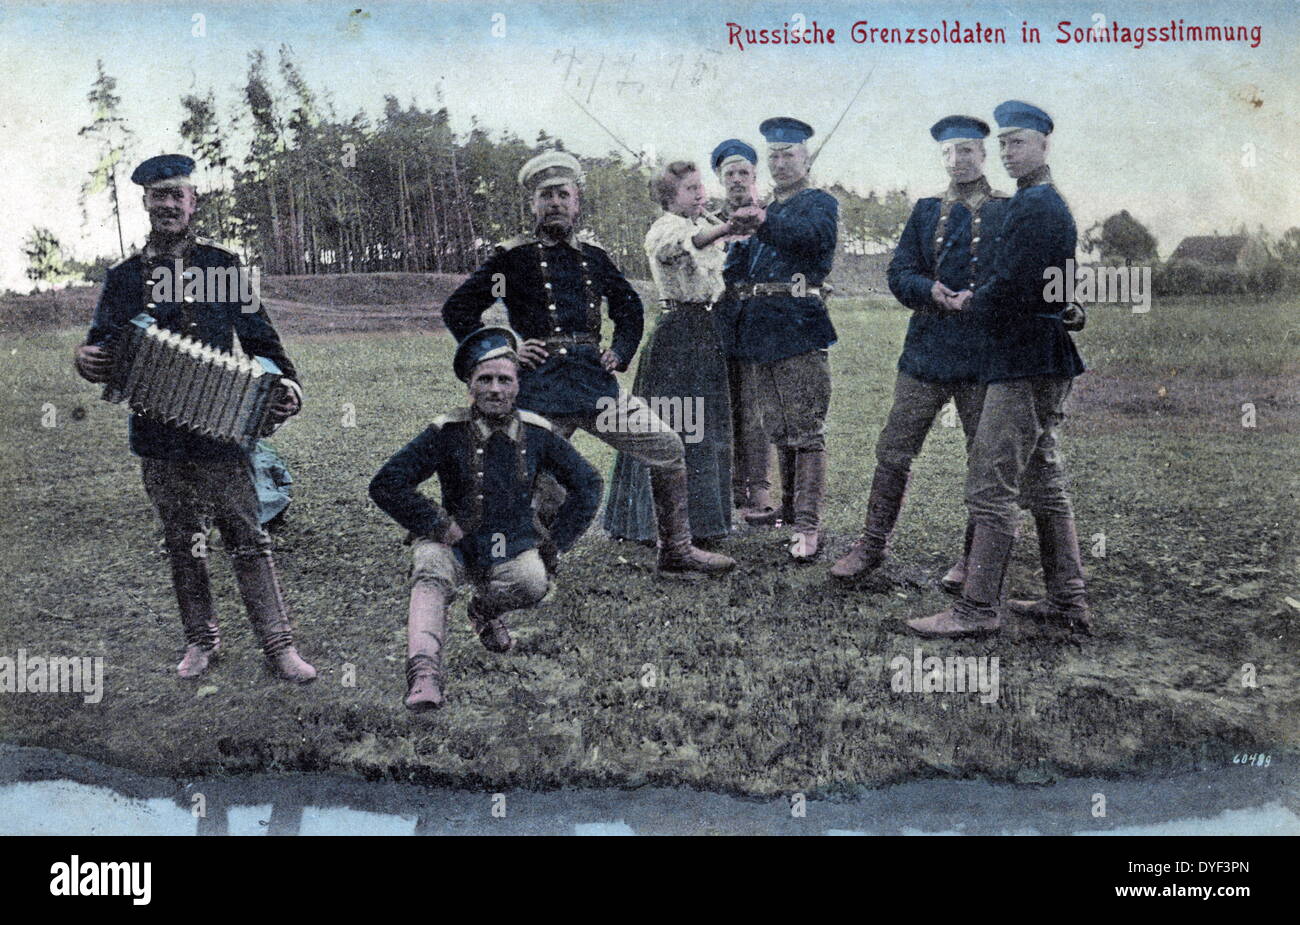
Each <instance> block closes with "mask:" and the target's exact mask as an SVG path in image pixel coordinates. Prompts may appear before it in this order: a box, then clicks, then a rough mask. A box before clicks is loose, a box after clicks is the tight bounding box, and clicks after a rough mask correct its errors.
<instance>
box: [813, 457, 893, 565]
mask: <svg viewBox="0 0 1300 925" xmlns="http://www.w3.org/2000/svg"><path fill="white" fill-rule="evenodd" d="M910 480H911V473H910V472H904V471H902V470H900V469H893V468H891V467H889V466H881V465H877V466H876V472H875V475H873V476H872V478H871V493H870V494H869V495H868V496H867V516H866V521H865V523H864V524H863V527H862V535H861V536H860V537H858V538H857V539H856V540H854V541H853V545H851V546H850V547H849V551H848V552H846V553H845V554H844V555H843V556H842V557H841V558H840V560H839V561H838V562H836V563H835V564H834V565H832V566H831V577H832V578H837V579H839V580H841V581H851V580H853V579H854V578H857V577H859V576H860V575H866V574H869V573H871V572H873V571H875V570H876V569H878V568H880V566H881V565H882V564H883V563H884V561H885V558H886V557H887V556H888V555H889V540H890V537H892V536H893V534H894V524H896V523H897V522H898V512H899V511H900V510H902V507H903V498H904V497H906V495H907V483H908V482H909V481H910Z"/></svg>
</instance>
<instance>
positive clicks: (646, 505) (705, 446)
mask: <svg viewBox="0 0 1300 925" xmlns="http://www.w3.org/2000/svg"><path fill="white" fill-rule="evenodd" d="M711 314H712V313H711V312H706V311H704V310H703V309H702V308H675V309H673V310H672V311H668V312H663V313H661V314H660V315H659V320H658V321H657V322H656V324H655V329H654V333H653V334H652V335H651V338H650V343H649V344H648V345H647V346H646V348H645V351H644V352H643V353H642V355H641V362H640V366H639V367H638V368H637V373H636V379H635V381H634V382H633V383H632V394H634V395H637V396H639V397H641V398H642V399H644V400H645V401H646V402H648V403H649V404H650V407H651V410H654V411H656V412H658V413H660V416H661V417H663V418H664V423H666V424H668V425H670V426H672V427H673V428H674V429H675V430H676V431H677V432H678V433H679V434H680V435H681V436H682V442H683V443H684V444H685V447H686V478H687V490H688V496H689V502H690V503H689V510H690V519H691V535H692V536H693V537H694V538H696V539H701V540H705V539H709V540H712V539H719V538H721V537H724V536H726V535H727V533H728V532H730V530H731V396H730V389H729V386H728V382H727V358H726V356H725V354H724V353H723V350H722V345H721V343H720V341H719V339H718V333H717V331H716V329H715V327H714V320H713V318H712V316H711ZM666 398H669V399H672V398H677V399H680V400H681V401H680V403H679V402H677V401H670V402H664V399H666ZM656 399H658V402H656ZM700 399H703V405H702V408H701V406H700V404H699V400H700ZM688 404H689V405H690V408H689V413H690V416H689V417H688V416H687V414H686V410H685V409H686V406H687V405H688ZM670 408H671V409H674V411H675V412H676V413H675V415H674V416H675V417H676V419H675V420H673V419H671V416H670V415H669V413H668V410H667V409H670ZM696 438H700V439H698V440H697V439H696ZM692 441H695V442H692ZM605 529H606V530H607V531H608V532H609V534H610V536H612V537H614V538H615V539H627V540H637V541H641V542H653V541H654V540H655V539H656V531H655V512H654V499H653V498H652V496H651V494H650V470H649V469H648V468H647V467H646V465H645V463H643V462H641V461H640V460H637V459H634V458H633V457H631V456H629V455H627V454H626V453H619V454H618V457H617V458H616V459H615V461H614V474H613V476H612V477H611V478H610V484H609V501H608V503H607V504H606V505H605Z"/></svg>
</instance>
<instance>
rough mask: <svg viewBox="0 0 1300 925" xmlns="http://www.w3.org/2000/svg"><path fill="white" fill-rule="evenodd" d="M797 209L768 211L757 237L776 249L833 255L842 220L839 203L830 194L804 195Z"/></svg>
mask: <svg viewBox="0 0 1300 925" xmlns="http://www.w3.org/2000/svg"><path fill="white" fill-rule="evenodd" d="M795 206H796V207H795V208H792V209H785V210H783V211H781V212H779V213H777V214H775V215H774V214H773V213H772V210H771V209H770V208H769V209H768V211H767V217H766V218H765V219H764V221H763V224H761V225H759V226H758V231H757V232H755V237H757V238H758V239H759V240H760V241H762V242H764V243H765V244H770V245H772V246H773V247H775V248H776V249H777V250H780V251H786V252H788V253H792V254H798V255H799V256H801V257H817V256H820V255H822V254H825V253H828V252H834V250H835V242H836V238H837V234H838V225H839V218H840V204H839V203H838V202H836V200H835V197H834V196H832V195H831V194H830V193H826V192H823V191H821V190H812V191H811V192H808V193H804V194H802V195H801V196H800V197H799V201H798V202H796V203H795Z"/></svg>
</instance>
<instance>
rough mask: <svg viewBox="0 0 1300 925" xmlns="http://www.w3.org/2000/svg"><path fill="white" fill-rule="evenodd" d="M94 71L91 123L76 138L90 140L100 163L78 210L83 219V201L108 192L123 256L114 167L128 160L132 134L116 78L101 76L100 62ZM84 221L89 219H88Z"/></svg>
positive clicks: (119, 248) (91, 175) (93, 172)
mask: <svg viewBox="0 0 1300 925" xmlns="http://www.w3.org/2000/svg"><path fill="white" fill-rule="evenodd" d="M95 68H96V71H97V74H96V77H95V83H94V84H93V85H92V86H91V88H90V93H89V94H87V95H86V100H87V101H88V102H89V103H90V110H91V120H90V123H89V124H88V125H84V126H82V128H81V129H80V131H78V132H77V135H78V136H80V137H82V138H89V139H90V140H91V141H93V142H94V143H95V145H96V148H97V151H98V156H99V160H98V162H97V163H96V164H95V169H94V170H92V171H91V173H90V177H89V178H88V179H87V180H86V182H85V183H84V184H82V187H81V198H80V202H81V211H82V216H83V217H86V198H87V197H88V196H97V195H99V194H100V193H102V192H104V191H105V190H108V194H109V201H110V202H111V203H112V206H113V217H114V218H115V219H116V220H117V246H118V250H119V251H121V254H122V256H123V257H125V256H126V240H125V238H123V236H122V209H121V203H120V200H119V196H118V189H117V167H118V164H120V163H121V162H122V161H124V160H125V159H126V157H127V154H128V152H129V150H130V148H131V144H132V141H133V139H134V137H135V134H134V133H133V132H132V131H131V129H130V128H128V127H127V124H126V120H125V119H124V118H123V117H122V115H121V113H120V111H119V106H121V103H122V98H121V97H120V96H118V95H117V93H116V90H117V79H116V78H114V77H110V76H109V75H108V74H106V73H104V62H103V60H102V59H100V60H97V61H96V62H95ZM87 220H89V219H88V218H87Z"/></svg>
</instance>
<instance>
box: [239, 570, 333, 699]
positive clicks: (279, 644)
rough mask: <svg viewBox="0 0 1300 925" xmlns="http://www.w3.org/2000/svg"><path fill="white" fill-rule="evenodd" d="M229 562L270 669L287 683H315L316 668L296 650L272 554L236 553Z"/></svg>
mask: <svg viewBox="0 0 1300 925" xmlns="http://www.w3.org/2000/svg"><path fill="white" fill-rule="evenodd" d="M230 561H231V563H232V564H233V566H234V569H235V583H236V584H238V585H239V595H240V597H242V598H243V599H244V607H245V608H246V609H247V610H248V619H249V622H250V623H252V624H253V630H254V632H256V633H257V638H258V639H259V640H260V641H261V643H262V652H263V654H264V655H265V656H266V664H267V667H268V668H270V669H271V671H272V672H273V673H274V674H276V675H277V676H278V677H280V678H282V679H284V680H285V681H294V682H296V683H298V684H306V683H307V682H308V681H313V680H315V678H316V669H315V668H313V667H312V666H311V665H309V664H307V662H306V661H304V660H303V658H302V656H300V655H299V654H298V650H297V649H296V648H294V644H293V627H292V626H291V625H290V624H289V611H288V608H287V607H285V604H284V596H283V595H282V594H281V593H280V582H279V581H278V580H277V579H276V575H275V562H274V560H272V558H271V554H270V552H269V551H268V552H256V553H237V554H235V555H232V556H231V557H230Z"/></svg>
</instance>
